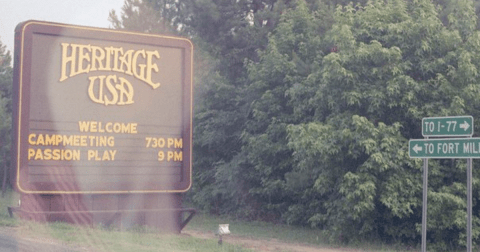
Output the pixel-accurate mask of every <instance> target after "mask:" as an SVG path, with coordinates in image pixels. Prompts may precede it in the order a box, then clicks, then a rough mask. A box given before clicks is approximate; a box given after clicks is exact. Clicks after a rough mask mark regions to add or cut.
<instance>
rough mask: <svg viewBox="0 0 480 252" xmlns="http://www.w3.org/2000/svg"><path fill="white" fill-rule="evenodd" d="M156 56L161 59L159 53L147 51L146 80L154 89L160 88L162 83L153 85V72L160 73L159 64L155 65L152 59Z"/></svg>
mask: <svg viewBox="0 0 480 252" xmlns="http://www.w3.org/2000/svg"><path fill="white" fill-rule="evenodd" d="M153 56H155V57H156V58H157V59H160V55H159V54H158V51H147V70H146V71H147V76H146V79H145V80H144V81H145V82H146V83H147V84H149V85H150V86H152V88H153V89H156V88H158V87H159V86H160V83H153V81H152V70H154V71H155V72H156V73H158V66H157V64H153V62H152V61H153V60H152V57H153Z"/></svg>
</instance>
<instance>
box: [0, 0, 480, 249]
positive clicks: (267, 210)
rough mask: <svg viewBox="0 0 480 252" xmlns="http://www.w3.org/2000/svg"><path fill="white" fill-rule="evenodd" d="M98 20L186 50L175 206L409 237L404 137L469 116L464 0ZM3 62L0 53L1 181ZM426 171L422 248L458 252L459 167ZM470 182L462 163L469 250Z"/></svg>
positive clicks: (183, 11) (164, 5) (150, 4)
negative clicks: (433, 119)
mask: <svg viewBox="0 0 480 252" xmlns="http://www.w3.org/2000/svg"><path fill="white" fill-rule="evenodd" d="M477 5H478V4H477ZM477 12H478V11H477ZM110 20H111V23H112V26H113V28H116V29H129V30H137V31H142V32H152V33H162V34H173V35H182V36H187V37H189V38H191V39H192V40H193V41H194V44H195V46H196V50H195V115H194V116H195V118H194V127H195V128H194V185H193V188H192V189H191V190H190V192H189V193H188V195H187V196H188V200H190V201H191V202H192V203H193V204H195V205H196V206H197V207H199V208H201V209H203V210H205V211H210V212H212V213H216V214H230V215H235V216H238V217H239V218H246V219H264V220H270V221H274V222H285V223H289V224H295V225H308V226H312V227H315V228H321V229H325V230H327V231H328V232H329V233H330V234H331V237H332V239H339V240H340V241H343V242H348V241H350V240H355V239H363V238H372V239H381V240H383V241H387V242H388V241H401V242H406V243H418V242H419V239H420V224H421V207H422V200H421V193H422V177H421V176H422V162H421V160H415V159H410V158H409V157H408V154H407V153H408V150H407V148H408V147H407V146H408V139H413V138H421V132H420V131H421V119H422V118H423V117H430V116H455V115H472V116H473V117H474V118H479V116H480V99H478V97H480V77H479V71H480V32H479V30H478V27H479V24H478V23H477V14H476V11H475V3H473V2H471V1H467V0H436V1H434V3H432V2H430V1H428V0H413V1H406V0H388V1H384V0H371V1H355V2H354V3H349V1H345V0H325V1H321V0H185V1H177V0H143V1H140V0H125V5H124V8H123V11H122V13H120V16H117V14H116V13H114V12H112V13H111V14H110ZM10 65H11V57H10V53H9V52H7V51H6V50H5V47H4V46H3V45H2V44H1V43H0V141H1V142H0V170H1V171H2V173H1V174H3V171H4V169H5V167H7V166H8V158H7V157H8V151H9V146H10V127H11V126H10V125H11V116H10V115H11V109H12V108H11V92H12V89H11V88H12V85H11V83H12V69H11V66H10ZM476 121H477V124H476V127H475V128H476V129H478V128H479V126H480V124H479V120H476ZM429 164H430V176H429V194H428V197H429V210H428V218H429V222H428V240H429V242H430V243H431V247H430V248H434V246H435V249H437V250H441V249H443V250H449V249H451V248H456V247H459V246H463V245H465V241H466V239H465V237H466V234H465V229H466V218H465V217H466V185H465V181H466V171H465V170H466V165H465V162H464V161H463V160H431V161H430V163H429ZM474 164H475V167H478V164H477V163H476V162H474ZM479 179H480V174H479V172H478V171H477V170H476V169H474V178H473V186H474V190H473V191H474V195H473V197H474V201H473V202H474V206H473V207H474V211H473V212H474V214H475V215H474V225H473V227H474V230H473V236H474V242H476V243H478V242H479V241H480V214H479V213H480V211H479V210H480V204H477V202H478V199H479V198H480V195H479V193H478V191H479V190H478V189H479ZM429 246H430V245H429Z"/></svg>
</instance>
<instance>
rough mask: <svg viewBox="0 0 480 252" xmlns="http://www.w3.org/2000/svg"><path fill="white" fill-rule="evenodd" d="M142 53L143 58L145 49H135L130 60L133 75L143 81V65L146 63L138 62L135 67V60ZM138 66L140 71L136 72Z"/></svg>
mask: <svg viewBox="0 0 480 252" xmlns="http://www.w3.org/2000/svg"><path fill="white" fill-rule="evenodd" d="M140 54H141V55H142V56H143V58H145V56H146V55H145V50H139V51H136V52H135V54H134V55H133V61H132V65H133V75H135V77H137V78H138V79H139V80H142V81H145V67H146V65H145V64H138V67H137V60H138V56H139V55H140ZM138 68H140V72H138V71H137V70H138Z"/></svg>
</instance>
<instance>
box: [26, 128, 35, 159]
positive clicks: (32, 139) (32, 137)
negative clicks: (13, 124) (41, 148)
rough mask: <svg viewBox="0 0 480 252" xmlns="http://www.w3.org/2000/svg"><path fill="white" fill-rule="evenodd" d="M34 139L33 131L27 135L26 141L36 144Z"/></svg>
mask: <svg viewBox="0 0 480 252" xmlns="http://www.w3.org/2000/svg"><path fill="white" fill-rule="evenodd" d="M34 139H35V134H34V133H32V134H30V135H28V143H29V144H30V145H36V144H37V143H36V142H35V140H34ZM29 150H30V149H29ZM29 159H30V158H29Z"/></svg>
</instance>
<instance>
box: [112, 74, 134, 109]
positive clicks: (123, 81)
mask: <svg viewBox="0 0 480 252" xmlns="http://www.w3.org/2000/svg"><path fill="white" fill-rule="evenodd" d="M119 79H120V84H117V85H115V87H116V88H117V89H118V91H120V101H119V102H118V103H117V104H118V105H126V104H132V103H133V87H132V84H130V82H128V81H127V80H126V79H124V78H122V77H119ZM125 86H126V87H127V88H125ZM127 89H128V90H127ZM115 94H116V93H115ZM123 97H126V98H127V101H124V100H123Z"/></svg>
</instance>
